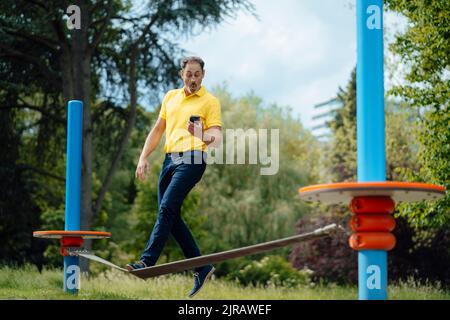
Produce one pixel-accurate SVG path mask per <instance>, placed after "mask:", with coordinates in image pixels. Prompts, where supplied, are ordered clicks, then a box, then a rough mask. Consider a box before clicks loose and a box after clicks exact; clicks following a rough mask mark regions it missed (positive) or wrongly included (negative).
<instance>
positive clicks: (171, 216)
mask: <svg viewBox="0 0 450 320" xmlns="http://www.w3.org/2000/svg"><path fill="white" fill-rule="evenodd" d="M205 166H206V165H204V164H202V165H187V164H180V165H177V166H175V168H174V169H173V173H172V172H170V173H169V174H171V175H172V177H171V179H170V183H169V184H168V186H167V188H166V190H165V192H164V194H163V196H162V199H161V201H160V206H159V212H158V218H157V221H156V224H155V226H154V228H153V231H152V234H151V236H150V239H149V241H148V243H147V246H146V248H145V250H144V252H143V253H142V256H141V260H143V261H145V263H146V264H147V265H150V266H151V265H154V264H156V261H157V260H158V258H159V256H160V254H161V252H162V250H163V248H164V245H165V244H166V242H167V239H168V237H169V234H170V232H171V230H172V228H173V225H174V222H175V221H176V219H178V218H179V217H180V210H181V205H182V204H183V200H184V198H185V197H186V196H187V195H188V193H189V192H190V191H191V189H192V188H193V187H194V186H195V184H196V183H197V182H198V181H200V179H201V177H202V175H203V172H204V171H205ZM184 231H185V230H184ZM189 233H190V232H189ZM177 236H178V235H177ZM183 236H184V240H186V239H188V238H186V234H183ZM191 239H192V240H193V238H192V235H191ZM188 241H189V239H188ZM183 246H184V249H183V251H184V250H188V252H189V254H190V253H191V252H193V253H192V254H197V253H196V250H198V247H197V245H196V244H195V241H194V242H193V243H192V242H191V243H188V244H187V245H185V244H183ZM182 248H183V247H182ZM195 248H197V249H195Z"/></svg>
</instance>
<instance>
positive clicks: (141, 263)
mask: <svg viewBox="0 0 450 320" xmlns="http://www.w3.org/2000/svg"><path fill="white" fill-rule="evenodd" d="M126 267H127V270H128V271H133V270H137V269H143V268H148V267H149V266H147V265H146V264H145V262H144V261H142V260H140V261H137V262H134V263H129V264H127V266H126Z"/></svg>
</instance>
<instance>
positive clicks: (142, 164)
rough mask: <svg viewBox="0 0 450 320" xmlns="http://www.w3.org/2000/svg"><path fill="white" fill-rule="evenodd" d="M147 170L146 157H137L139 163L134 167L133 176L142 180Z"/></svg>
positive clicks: (145, 176)
mask: <svg viewBox="0 0 450 320" xmlns="http://www.w3.org/2000/svg"><path fill="white" fill-rule="evenodd" d="M148 170H149V167H148V161H147V159H139V163H138V165H137V168H136V173H135V176H136V178H139V180H141V181H144V180H145V178H147V172H148Z"/></svg>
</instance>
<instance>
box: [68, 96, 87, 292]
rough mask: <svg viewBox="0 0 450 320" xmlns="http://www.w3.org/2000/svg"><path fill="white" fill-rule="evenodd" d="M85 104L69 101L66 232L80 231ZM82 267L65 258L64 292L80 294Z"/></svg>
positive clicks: (76, 260)
mask: <svg viewBox="0 0 450 320" xmlns="http://www.w3.org/2000/svg"><path fill="white" fill-rule="evenodd" d="M82 129H83V102H81V101H78V100H71V101H69V105H68V114H67V155H66V157H67V159H66V212H65V226H64V230H66V231H73V230H80V194H81V145H82V139H83V138H82V134H83V132H82ZM79 284H80V267H79V258H78V257H70V256H67V257H64V291H65V292H70V293H74V294H76V293H78V290H79V286H80V285H79Z"/></svg>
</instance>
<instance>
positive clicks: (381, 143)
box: [356, 0, 387, 300]
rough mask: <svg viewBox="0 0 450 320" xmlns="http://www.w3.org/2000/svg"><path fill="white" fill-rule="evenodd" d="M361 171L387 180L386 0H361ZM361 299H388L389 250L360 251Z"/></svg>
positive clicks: (364, 176)
mask: <svg viewBox="0 0 450 320" xmlns="http://www.w3.org/2000/svg"><path fill="white" fill-rule="evenodd" d="M356 20H357V43H358V49H357V71H356V73H357V83H356V87H357V129H356V130H357V148H358V156H357V159H358V161H357V162H358V163H357V167H358V169H357V174H358V181H359V182H369V181H371V182H374V181H386V154H385V131H384V130H385V121H384V72H383V69H384V68H383V56H384V55H383V1H382V0H357V2H356ZM358 281H359V299H360V300H385V299H387V252H386V251H384V250H362V251H359V252H358Z"/></svg>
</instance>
